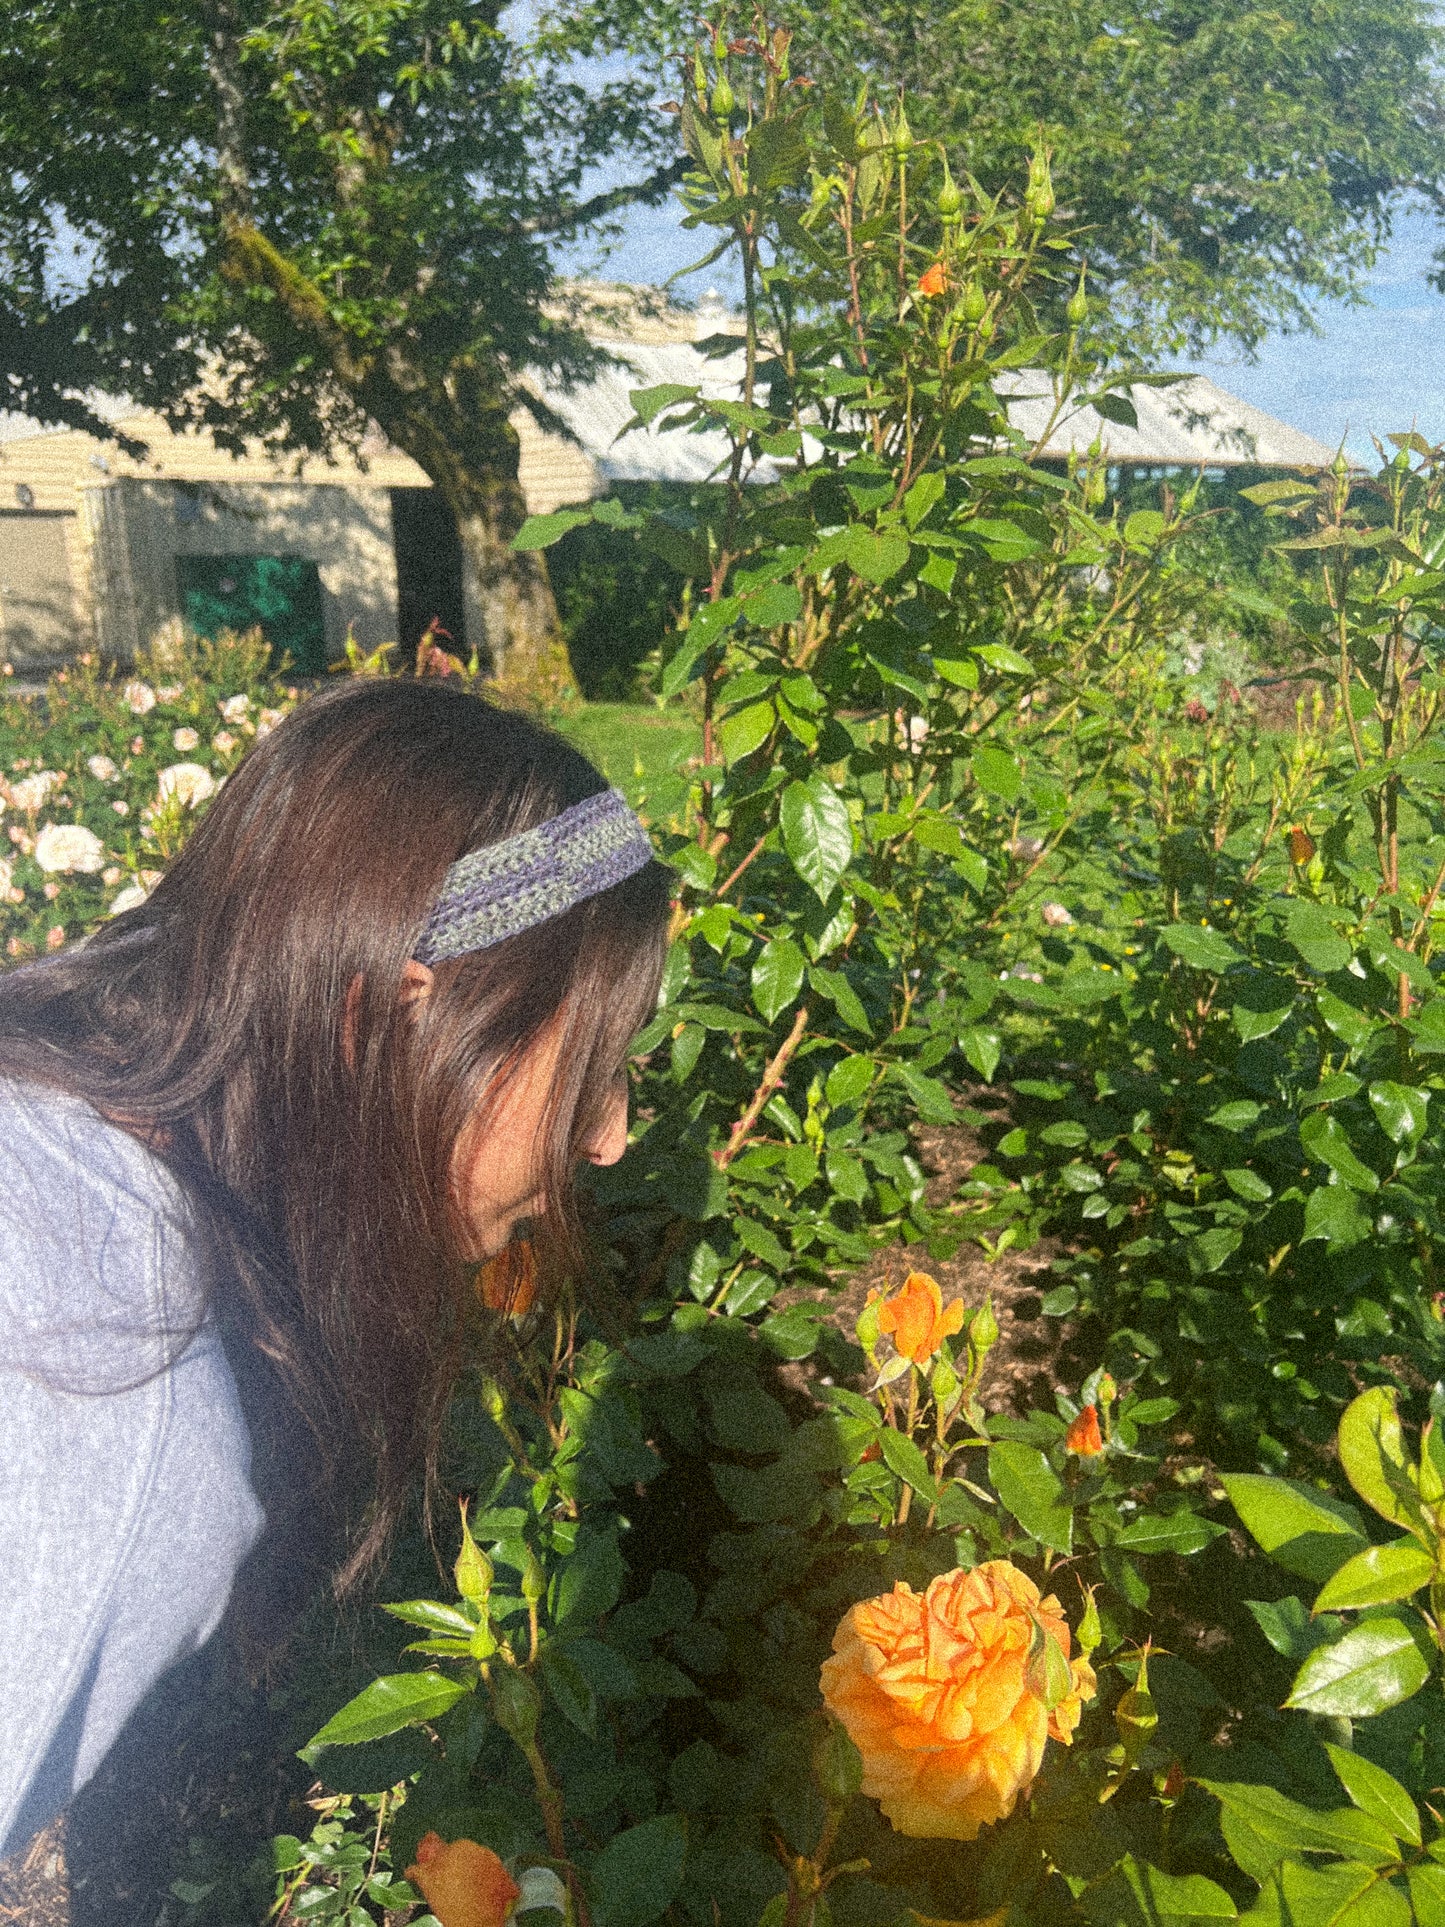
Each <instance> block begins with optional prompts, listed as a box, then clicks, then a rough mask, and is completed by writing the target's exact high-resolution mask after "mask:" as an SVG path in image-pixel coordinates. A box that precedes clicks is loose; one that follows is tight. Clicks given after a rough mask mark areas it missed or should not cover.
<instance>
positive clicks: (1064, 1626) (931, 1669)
mask: <svg viewBox="0 0 1445 1927" xmlns="http://www.w3.org/2000/svg"><path fill="white" fill-rule="evenodd" d="M1041 1634H1042V1635H1044V1636H1049V1637H1052V1638H1053V1639H1054V1640H1055V1641H1056V1642H1057V1644H1058V1647H1059V1649H1060V1651H1061V1652H1062V1654H1063V1656H1064V1659H1065V1661H1068V1657H1069V1647H1070V1635H1069V1627H1068V1622H1067V1621H1066V1620H1065V1618H1064V1615H1063V1612H1062V1611H1061V1610H1060V1607H1059V1602H1058V1600H1057V1599H1055V1598H1053V1597H1052V1595H1051V1596H1049V1597H1048V1598H1041V1597H1040V1594H1039V1589H1038V1587H1037V1586H1036V1585H1035V1584H1034V1582H1033V1580H1032V1579H1030V1578H1029V1576H1028V1574H1027V1573H1023V1572H1020V1571H1019V1570H1018V1569H1017V1567H1015V1566H1012V1565H1010V1564H1009V1562H1008V1561H1007V1560H1006V1559H990V1560H989V1561H987V1563H986V1564H984V1565H981V1566H977V1567H975V1568H974V1570H973V1571H972V1572H948V1573H944V1574H943V1575H942V1576H941V1577H940V1578H938V1579H935V1580H934V1581H933V1583H932V1584H931V1585H930V1586H929V1587H928V1589H927V1591H926V1592H924V1593H922V1594H921V1595H920V1594H918V1593H915V1592H914V1590H913V1588H912V1587H911V1586H908V1585H905V1584H903V1583H902V1582H901V1581H900V1583H899V1584H898V1585H896V1586H895V1587H894V1588H893V1591H892V1592H891V1593H884V1594H883V1596H882V1597H881V1598H879V1599H866V1600H864V1601H863V1602H862V1603H861V1604H860V1605H857V1606H854V1607H853V1608H852V1610H851V1611H850V1612H848V1613H847V1614H845V1616H844V1618H843V1620H842V1623H841V1624H840V1625H839V1627H838V1630H837V1632H836V1633H835V1634H834V1635H833V1656H832V1658H831V1659H828V1660H825V1661H824V1663H823V1675H822V1688H823V1698H824V1700H825V1701H826V1702H827V1705H828V1709H829V1711H830V1712H831V1713H832V1714H833V1715H834V1716H835V1718H837V1719H838V1720H839V1721H840V1722H841V1723H842V1725H843V1727H844V1729H845V1730H846V1732H847V1734H848V1737H849V1738H850V1739H851V1740H852V1741H853V1744H854V1745H855V1746H856V1747H857V1748H858V1751H859V1752H860V1753H861V1754H862V1755H863V1791H864V1792H865V1793H866V1794H868V1795H869V1796H870V1797H871V1798H873V1799H875V1800H877V1801H878V1803H879V1805H880V1806H881V1807H882V1809H883V1811H884V1813H885V1814H886V1816H887V1817H888V1819H889V1820H890V1821H891V1822H892V1824H893V1825H894V1826H895V1827H896V1828H897V1830H898V1831H899V1832H900V1833H906V1834H911V1835H913V1836H914V1837H915V1838H919V1839H925V1838H928V1839H945V1840H972V1839H973V1838H974V1837H975V1836H976V1835H977V1833H978V1830H979V1828H980V1827H982V1826H987V1825H989V1824H990V1823H991V1822H992V1821H995V1820H1002V1819H1005V1818H1006V1817H1007V1816H1008V1815H1009V1814H1010V1813H1012V1812H1013V1809H1014V1805H1015V1803H1016V1801H1017V1800H1018V1797H1019V1795H1020V1794H1021V1793H1023V1792H1024V1791H1026V1790H1027V1788H1028V1787H1029V1786H1031V1785H1032V1783H1033V1780H1034V1778H1035V1776H1036V1775H1037V1773H1038V1770H1039V1766H1040V1764H1041V1762H1042V1760H1043V1755H1044V1743H1045V1741H1047V1740H1049V1739H1055V1740H1062V1741H1063V1742H1064V1743H1065V1744H1066V1745H1067V1744H1068V1742H1069V1740H1070V1738H1071V1736H1072V1734H1073V1731H1074V1728H1075V1727H1076V1726H1077V1725H1078V1723H1079V1710H1080V1707H1081V1705H1082V1703H1083V1701H1084V1700H1086V1699H1092V1698H1093V1696H1094V1673H1093V1669H1092V1667H1091V1666H1090V1665H1089V1663H1088V1661H1087V1660H1086V1659H1076V1660H1074V1661H1073V1662H1072V1664H1071V1665H1070V1666H1069V1669H1068V1670H1069V1679H1070V1682H1071V1683H1070V1689H1069V1691H1068V1692H1067V1693H1066V1694H1065V1696H1064V1697H1063V1699H1061V1700H1060V1701H1059V1703H1058V1704H1057V1705H1056V1706H1055V1707H1054V1709H1053V1711H1052V1712H1050V1711H1049V1709H1048V1707H1047V1706H1046V1705H1045V1703H1044V1701H1043V1699H1042V1698H1041V1697H1040V1696H1039V1693H1038V1692H1037V1691H1036V1690H1035V1686H1036V1684H1037V1683H1038V1681H1039V1678H1040V1674H1041V1671H1042V1669H1041V1668H1040V1667H1039V1666H1038V1664H1037V1663H1035V1664H1034V1665H1032V1666H1031V1665H1030V1650H1031V1648H1033V1649H1034V1652H1035V1653H1037V1650H1038V1645H1039V1639H1040V1635H1041Z"/></svg>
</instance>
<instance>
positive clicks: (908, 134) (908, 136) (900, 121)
mask: <svg viewBox="0 0 1445 1927" xmlns="http://www.w3.org/2000/svg"><path fill="white" fill-rule="evenodd" d="M912 150H913V129H912V128H911V127H910V126H909V125H908V116H907V115H906V114H905V113H904V111H903V109H902V108H901V107H900V108H899V109H898V118H897V120H896V121H894V123H893V151H894V153H895V154H896V155H897V156H898V158H899V160H900V161H902V160H906V159H907V158H908V156H909V154H910V153H911V152H912Z"/></svg>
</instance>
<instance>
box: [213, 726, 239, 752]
mask: <svg viewBox="0 0 1445 1927" xmlns="http://www.w3.org/2000/svg"><path fill="white" fill-rule="evenodd" d="M235 747H236V738H235V737H234V736H233V735H232V734H231V732H230V730H229V729H218V730H217V731H216V733H215V735H214V736H213V737H212V738H211V748H212V749H213V750H215V752H216V754H217V755H218V756H229V755H230V753H231V751H232V750H233V749H234V748H235Z"/></svg>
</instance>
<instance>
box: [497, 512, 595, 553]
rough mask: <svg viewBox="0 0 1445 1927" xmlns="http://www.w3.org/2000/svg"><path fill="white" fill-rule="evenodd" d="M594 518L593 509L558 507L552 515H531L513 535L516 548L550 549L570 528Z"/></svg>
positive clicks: (576, 527)
mask: <svg viewBox="0 0 1445 1927" xmlns="http://www.w3.org/2000/svg"><path fill="white" fill-rule="evenodd" d="M591 520H592V511H591V509H558V510H557V511H556V513H555V514H552V515H529V516H528V517H527V519H526V521H525V522H524V523H523V524H522V526H521V528H519V529H518V530H517V533H516V534H515V535H514V536H513V537H512V547H513V548H514V549H550V548H551V546H552V544H553V543H554V542H560V541H561V540H562V537H563V536H564V535H566V533H567V531H568V530H569V529H580V528H581V526H582V524H583V523H584V522H590V521H591Z"/></svg>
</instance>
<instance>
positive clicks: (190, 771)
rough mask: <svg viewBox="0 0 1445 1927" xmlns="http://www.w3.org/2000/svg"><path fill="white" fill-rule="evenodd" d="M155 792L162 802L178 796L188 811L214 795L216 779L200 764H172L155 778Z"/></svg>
mask: <svg viewBox="0 0 1445 1927" xmlns="http://www.w3.org/2000/svg"><path fill="white" fill-rule="evenodd" d="M156 792H157V795H158V796H159V797H160V800H161V801H162V802H165V801H166V800H167V799H168V798H169V797H172V796H178V797H179V798H180V800H181V801H182V803H184V804H185V806H186V808H187V809H188V810H193V809H194V808H195V807H196V805H197V803H204V802H205V801H206V799H207V797H211V796H214V795H215V793H216V779H215V777H214V776H212V774H211V772H210V771H209V770H208V769H206V768H205V767H204V766H203V765H202V764H200V763H172V764H171V765H170V767H169V768H168V769H163V770H162V771H161V773H160V775H159V776H158V777H157V778H156Z"/></svg>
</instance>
